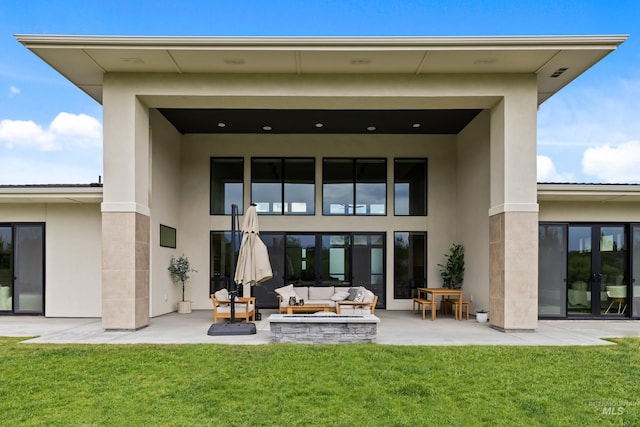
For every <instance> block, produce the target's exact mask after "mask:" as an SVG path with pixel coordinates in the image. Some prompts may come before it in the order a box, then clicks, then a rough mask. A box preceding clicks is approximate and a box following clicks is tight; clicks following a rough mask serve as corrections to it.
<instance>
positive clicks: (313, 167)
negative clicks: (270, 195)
mask: <svg viewBox="0 0 640 427" xmlns="http://www.w3.org/2000/svg"><path fill="white" fill-rule="evenodd" d="M258 160H272V161H274V162H279V163H280V175H281V176H280V182H279V185H280V204H281V210H280V211H279V212H277V211H273V212H272V211H271V210H270V211H268V212H265V211H259V213H260V215H299V216H313V215H315V213H316V172H315V171H316V158H315V157H251V160H250V162H251V163H250V164H251V176H250V178H249V191H250V192H251V201H252V202H253V203H256V202H257V201H256V197H255V196H254V194H253V184H254V176H255V174H254V172H255V170H254V161H258ZM296 160H298V161H299V160H307V161H310V163H311V166H310V170H311V171H312V172H311V175H312V179H313V181H312V182H311V183H309V184H311V185H312V188H313V195H312V197H311V202H312V206H311V210H310V211H307V212H293V211H292V210H291V209H287V203H288V202H287V199H286V197H287V193H286V190H285V187H286V184H287V183H288V181H287V179H288V176H287V163H288V162H290V161H296Z"/></svg>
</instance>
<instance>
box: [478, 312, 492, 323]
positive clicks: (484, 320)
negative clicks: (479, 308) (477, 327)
mask: <svg viewBox="0 0 640 427" xmlns="http://www.w3.org/2000/svg"><path fill="white" fill-rule="evenodd" d="M488 318H489V313H476V321H477V322H478V323H487V320H488Z"/></svg>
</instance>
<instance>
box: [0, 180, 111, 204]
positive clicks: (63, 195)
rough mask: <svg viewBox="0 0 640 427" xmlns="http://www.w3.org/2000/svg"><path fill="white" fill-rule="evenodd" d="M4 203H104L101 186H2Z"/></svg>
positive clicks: (0, 192) (0, 196) (0, 202)
mask: <svg viewBox="0 0 640 427" xmlns="http://www.w3.org/2000/svg"><path fill="white" fill-rule="evenodd" d="M3 203H72V204H88V203H90V204H96V203H102V185H101V184H87V185H84V184H43V185H2V186H0V204H3Z"/></svg>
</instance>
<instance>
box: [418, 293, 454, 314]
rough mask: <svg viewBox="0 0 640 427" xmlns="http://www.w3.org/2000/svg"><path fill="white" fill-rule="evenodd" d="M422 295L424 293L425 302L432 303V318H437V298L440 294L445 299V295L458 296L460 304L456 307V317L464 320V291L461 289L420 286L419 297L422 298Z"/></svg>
mask: <svg viewBox="0 0 640 427" xmlns="http://www.w3.org/2000/svg"><path fill="white" fill-rule="evenodd" d="M422 295H424V299H423V301H424V302H423V304H426V303H428V304H431V320H436V298H437V297H438V296H442V297H443V299H444V297H445V296H454V297H458V301H459V304H458V305H457V308H456V314H455V318H456V319H459V320H462V291H461V290H460V289H448V288H418V298H419V299H422ZM429 296H431V298H429Z"/></svg>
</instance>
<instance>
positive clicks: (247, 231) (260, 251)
mask: <svg viewBox="0 0 640 427" xmlns="http://www.w3.org/2000/svg"><path fill="white" fill-rule="evenodd" d="M241 231H242V243H241V244H240V251H239V252H238V263H237V265H236V274H235V277H234V281H235V282H236V284H238V285H239V284H249V285H257V284H260V283H262V282H264V281H265V280H269V279H271V278H272V277H273V273H272V271H271V262H270V261H269V253H268V252H267V247H266V246H265V244H264V243H263V242H262V240H261V239H260V236H259V234H260V228H259V227H258V213H257V212H256V207H255V206H254V205H251V206H249V208H248V209H247V212H246V213H245V215H244V221H243V222H242V228H241Z"/></svg>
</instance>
